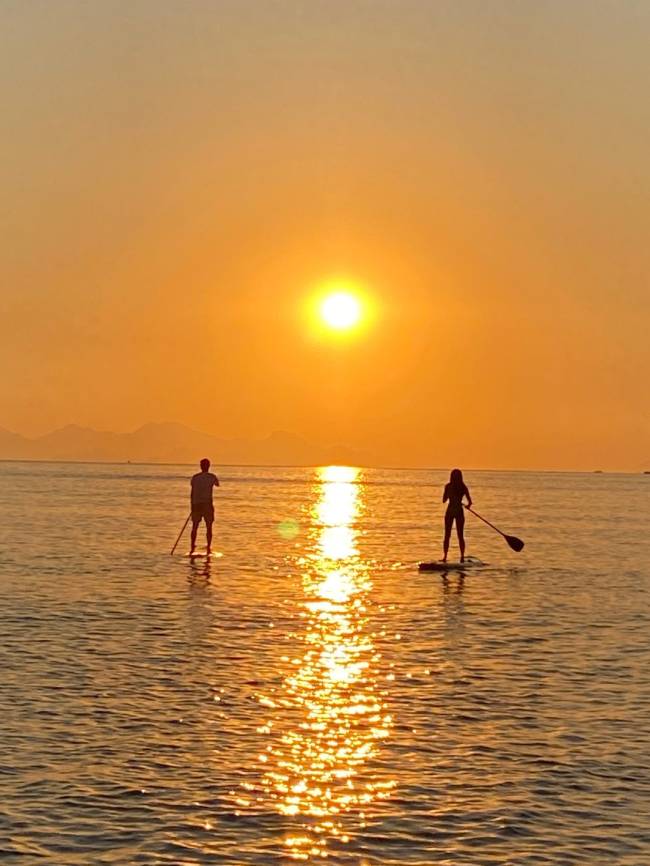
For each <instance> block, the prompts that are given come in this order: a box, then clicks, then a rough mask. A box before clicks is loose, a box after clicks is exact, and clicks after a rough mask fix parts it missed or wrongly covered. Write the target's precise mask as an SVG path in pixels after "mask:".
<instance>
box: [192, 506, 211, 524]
mask: <svg viewBox="0 0 650 866" xmlns="http://www.w3.org/2000/svg"><path fill="white" fill-rule="evenodd" d="M202 520H205V522H206V523H214V505H213V504H212V503H211V502H193V503H192V523H200V522H201V521H202Z"/></svg>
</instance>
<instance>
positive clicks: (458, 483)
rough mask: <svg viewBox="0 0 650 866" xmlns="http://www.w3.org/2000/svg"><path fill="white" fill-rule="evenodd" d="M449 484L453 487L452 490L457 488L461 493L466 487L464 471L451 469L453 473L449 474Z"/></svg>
mask: <svg viewBox="0 0 650 866" xmlns="http://www.w3.org/2000/svg"><path fill="white" fill-rule="evenodd" d="M449 486H450V487H451V488H452V490H457V491H458V493H461V492H462V491H463V490H464V489H465V482H464V481H463V473H462V472H461V471H460V469H452V470H451V475H450V476H449Z"/></svg>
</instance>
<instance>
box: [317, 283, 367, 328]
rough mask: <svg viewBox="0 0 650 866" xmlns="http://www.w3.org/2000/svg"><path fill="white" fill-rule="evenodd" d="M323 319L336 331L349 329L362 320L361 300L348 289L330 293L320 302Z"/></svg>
mask: <svg viewBox="0 0 650 866" xmlns="http://www.w3.org/2000/svg"><path fill="white" fill-rule="evenodd" d="M319 312H320V317H321V320H322V321H323V322H324V324H326V325H327V326H328V327H330V328H333V329H334V330H335V331H347V330H349V329H350V328H353V327H354V326H355V325H357V324H358V323H359V321H360V320H361V314H362V307H361V301H360V300H359V299H358V298H357V297H356V296H355V295H353V294H352V293H351V292H348V291H343V290H341V291H335V292H331V293H330V294H328V295H327V296H326V297H325V298H323V300H322V301H321V304H320V310H319Z"/></svg>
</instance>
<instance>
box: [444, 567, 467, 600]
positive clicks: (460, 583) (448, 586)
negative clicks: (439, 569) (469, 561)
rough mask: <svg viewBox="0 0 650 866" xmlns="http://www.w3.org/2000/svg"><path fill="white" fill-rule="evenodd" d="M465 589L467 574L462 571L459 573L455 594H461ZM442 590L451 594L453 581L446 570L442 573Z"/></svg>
mask: <svg viewBox="0 0 650 866" xmlns="http://www.w3.org/2000/svg"><path fill="white" fill-rule="evenodd" d="M464 589H465V575H464V573H463V572H462V571H461V572H460V574H459V575H458V580H457V581H456V589H455V594H456V595H461V594H462V592H463V590H464ZM442 591H443V593H445V595H449V594H450V592H451V581H450V580H449V572H448V571H444V572H443V573H442Z"/></svg>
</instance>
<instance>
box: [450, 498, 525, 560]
mask: <svg viewBox="0 0 650 866" xmlns="http://www.w3.org/2000/svg"><path fill="white" fill-rule="evenodd" d="M465 508H466V509H467V510H468V511H471V513H472V514H473V515H474V516H475V517H478V519H479V520H482V521H483V523H487V525H488V526H491V527H492V529H494V531H495V532H498V533H499V535H503V537H504V538H505V540H506V541H507V542H508V544H509V545H510V547H511V548H512V549H513V550H515V551H516V552H517V553H519V551H520V550H523V549H524V542H523V541H522V540H521V538H515V536H514V535H506V534H505V532H501V530H500V529H497V528H496V526H495V525H494V524H493V523H490V521H489V520H486V519H485V518H484V517H481V515H480V514H479V513H478V511H474V509H473V508H470V507H469V505H466V506H465Z"/></svg>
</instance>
